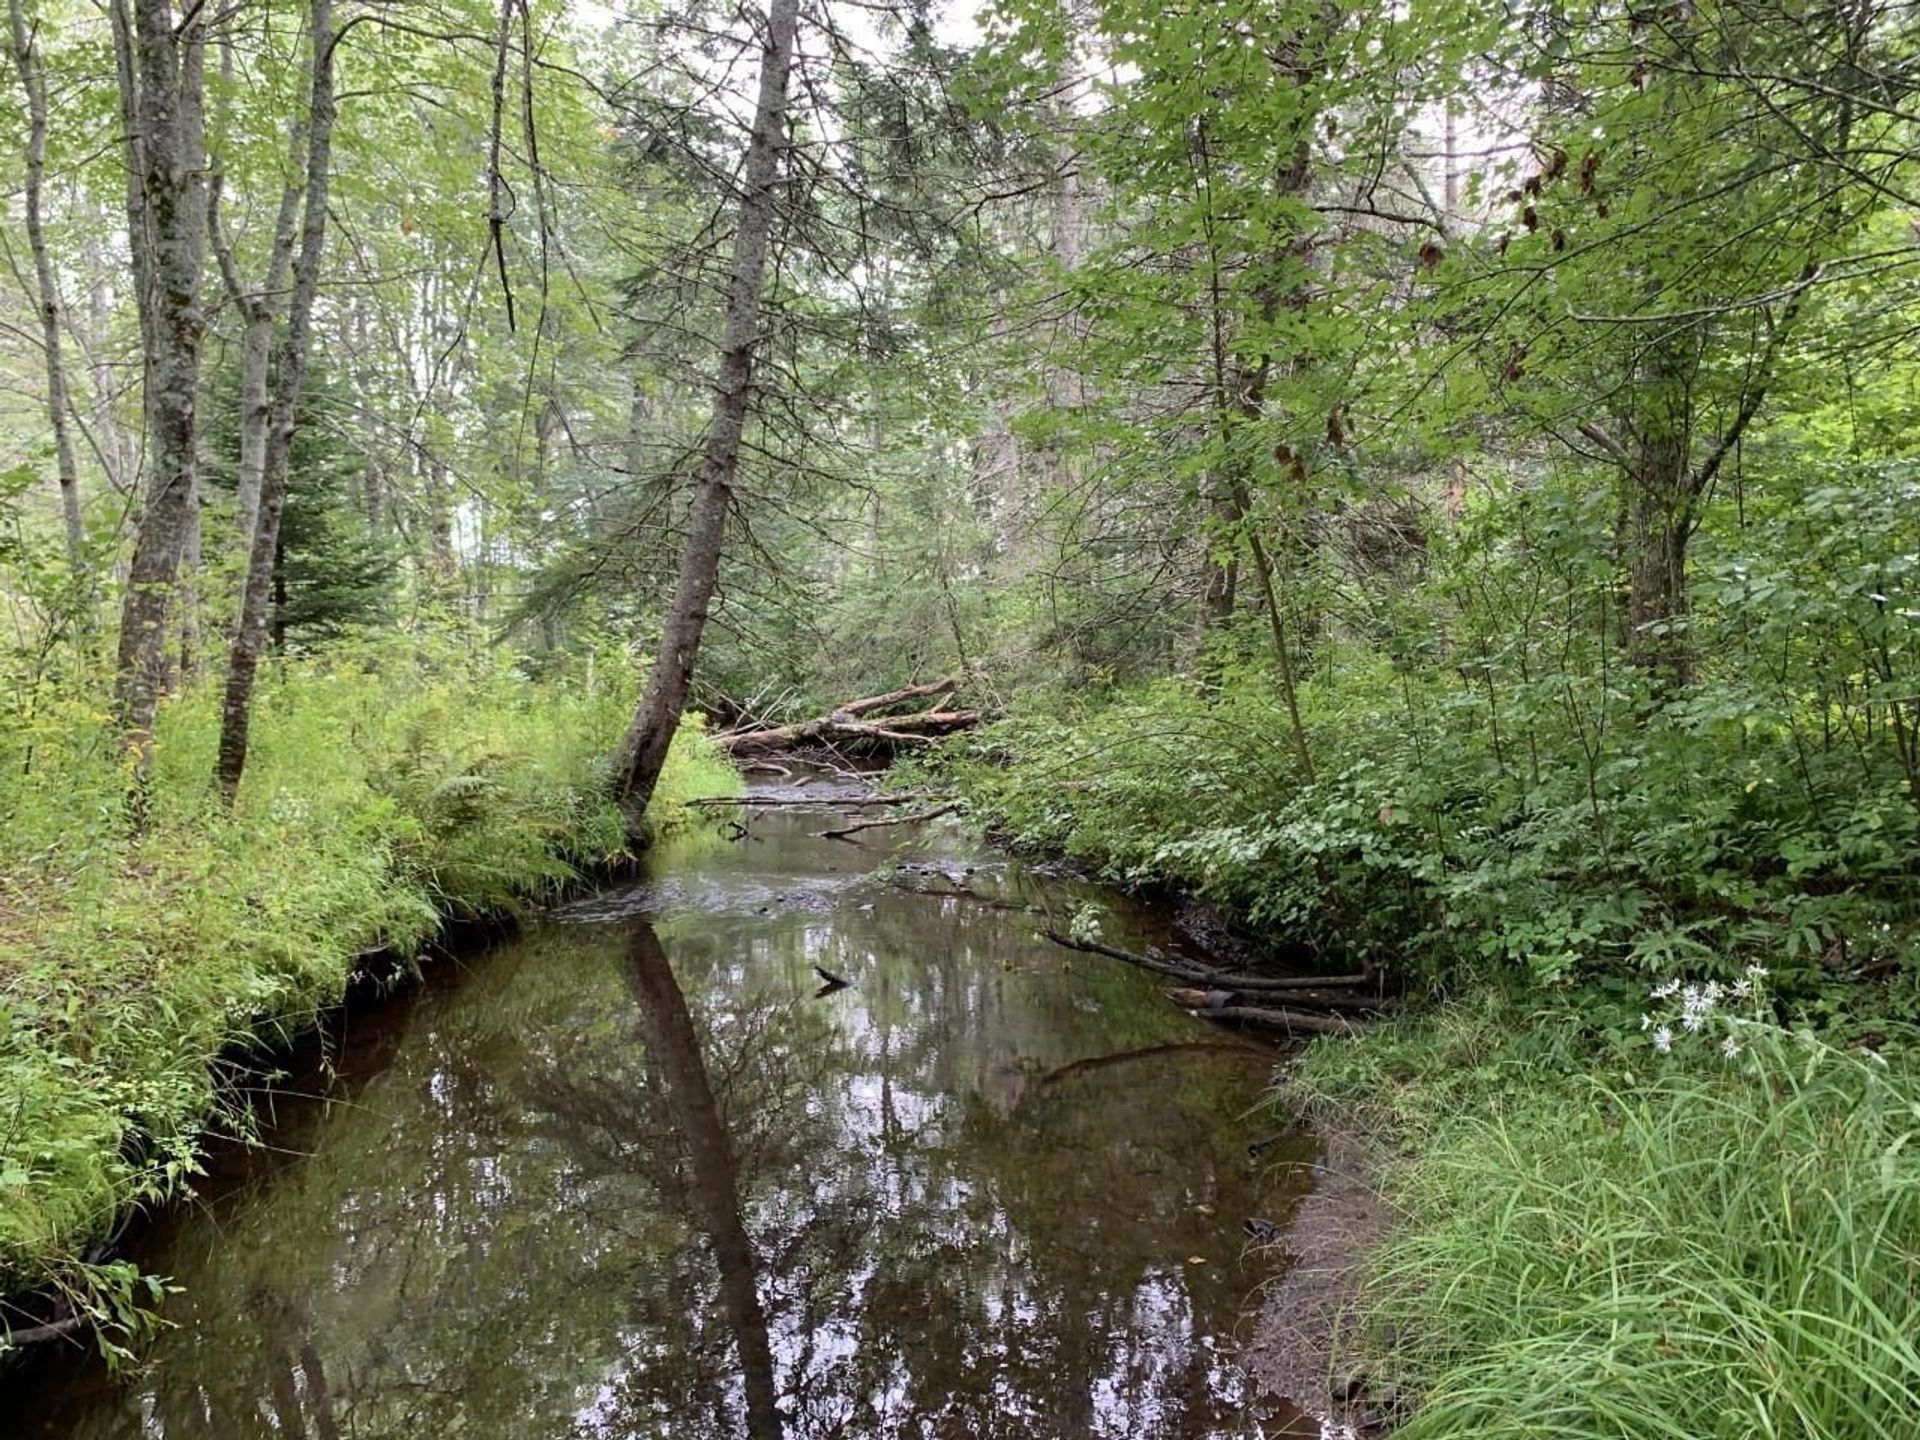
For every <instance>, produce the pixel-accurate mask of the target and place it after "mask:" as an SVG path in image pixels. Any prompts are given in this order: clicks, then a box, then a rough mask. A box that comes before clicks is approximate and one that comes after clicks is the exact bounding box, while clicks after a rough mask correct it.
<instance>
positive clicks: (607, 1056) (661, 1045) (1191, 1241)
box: [0, 779, 1322, 1440]
mask: <svg viewBox="0 0 1920 1440" xmlns="http://www.w3.org/2000/svg"><path fill="white" fill-rule="evenodd" d="M843 783H844V782H839V781H834V780H831V779H826V780H822V781H821V782H819V783H818V784H817V785H816V786H814V787H811V788H810V789H808V790H806V791H793V790H787V791H782V792H778V794H779V795H784V796H785V797H786V798H818V799H819V800H821V802H822V803H823V805H824V804H825V803H826V802H827V801H829V800H830V799H831V798H832V796H833V795H834V794H835V793H836V791H837V787H838V786H839V785H841V784H843ZM848 813H849V812H847V811H844V810H831V809H825V808H813V807H812V806H788V807H782V808H768V809H759V810H752V811H743V812H742V816H743V818H744V819H745V820H746V825H747V833H746V835H745V837H744V838H728V836H727V834H726V833H723V832H722V831H720V830H717V829H715V828H712V827H700V828H698V829H696V830H695V831H692V832H690V833H684V834H681V835H679V836H676V837H673V838H670V839H669V840H667V841H666V842H664V843H663V844H661V845H660V846H659V847H657V848H656V849H655V850H654V851H653V852H651V853H650V854H649V856H648V857H647V864H646V868H645V870H644V872H643V873H642V875H641V876H640V877H639V878H638V879H637V880H635V881H634V882H632V883H630V884H625V885H622V886H620V887H618V888H615V889H613V890H610V891H607V892H604V893H601V894H597V895H594V896H592V897H590V898H588V899H585V900H582V901H579V902H577V903H573V904H570V905H566V906H563V907H561V908H559V909H557V910H555V911H552V912H550V913H548V914H546V915H544V916H542V917H541V918H539V919H538V920H535V921H532V922H530V923H529V924H528V925H526V926H525V927H524V929H522V930H521V931H520V932H519V933H518V934H517V935H516V936H515V937H514V938H512V939H510V940H508V941H505V942H503V943H500V944H497V945H494V946H491V947H489V948H486V949H484V950H482V951H480V952H479V953H474V954H469V955H467V956H465V957H464V958H461V959H458V960H442V961H440V962H437V963H436V964H435V965H434V966H432V967H430V968H429V972H428V979H427V981H426V983H424V984H423V985H421V986H420V987H418V988H416V989H415V990H413V991H412V992H410V993H409V994H407V995H405V996H402V997H399V998H396V999H393V1000H391V1001H388V1002H386V1003H383V1004H373V1005H366V1006H363V1007H360V1008H359V1009H357V1010H356V1012H355V1013H354V1014H352V1015H351V1017H350V1019H349V1021H348V1023H347V1024H345V1025H344V1026H343V1027H342V1028H341V1029H340V1030H339V1033H338V1034H337V1036H336V1038H335V1041H334V1043H333V1045H332V1047H331V1054H330V1056H329V1060H330V1063H328V1064H326V1065H324V1066H323V1065H320V1064H317V1063H316V1064H314V1065H312V1066H310V1067H307V1068H306V1069H304V1070H303V1071H302V1070H298V1069H297V1073H295V1074H293V1075H292V1076H290V1077H289V1078H288V1079H287V1080H286V1081H285V1082H284V1083H282V1084H281V1085H279V1086H277V1087H276V1088H275V1089H274V1090H273V1091H272V1092H270V1094H269V1095H268V1096H266V1097H265V1098H263V1099H262V1101H261V1104H262V1107H263V1110H264V1111H267V1112H269V1113H268V1114H267V1116H266V1118H267V1119H268V1120H269V1121H270V1124H269V1125H268V1126H267V1128H266V1132H265V1137H266V1143H265V1144H264V1145H262V1146H257V1147H254V1148H251V1149H241V1148H240V1147H238V1146H226V1147H222V1149H221V1150H220V1151H219V1153H218V1154H217V1155H216V1157H215V1162H214V1164H213V1166H212V1173H211V1174H210V1175H209V1176H208V1177H207V1179H206V1180H205V1181H203V1182H202V1183H201V1184H200V1185H199V1186H198V1191H199V1194H198V1197H197V1199H195V1200H194V1201H193V1202H191V1203H188V1204H183V1205H180V1206H176V1207H174V1208H173V1209H172V1210H171V1211H170V1212H168V1213H166V1214H164V1215H162V1216H160V1217H159V1218H158V1219H156V1221H155V1222H154V1223H153V1224H151V1225H149V1226H147V1227H145V1229H144V1231H143V1233H142V1234H141V1235H140V1236H139V1238H138V1239H137V1240H136V1241H135V1243H134V1245H133V1247H132V1255H133V1258H134V1259H135V1260H136V1261H137V1262H138V1263H139V1264H140V1265H141V1266H142V1267H143V1268H145V1269H147V1270H149V1271H152V1272H157V1273H159V1274H163V1275H167V1276H170V1277H171V1279H172V1282H173V1283H174V1284H175V1285H177V1286H179V1287H181V1288H180V1293H178V1294H177V1295H175V1296H173V1297H172V1298H171V1299H170V1300H169V1301H168V1303H167V1305H166V1307H165V1316H166V1319H167V1320H168V1322H170V1326H169V1328H168V1329H166V1330H165V1331H163V1332H162V1333H161V1334H160V1335H159V1336H158V1337H157V1338H155V1339H154V1340H153V1341H152V1342H150V1343H149V1344H148V1345H147V1346H146V1347H145V1349H144V1351H143V1353H142V1356H141V1363H140V1364H138V1365H137V1366H123V1367H122V1368H121V1370H120V1371H119V1372H118V1373H110V1372H108V1371H107V1370H106V1368H105V1367H104V1366H102V1365H101V1364H100V1363H99V1362H98V1361H97V1359H94V1358H92V1357H91V1352H90V1351H86V1350H82V1349H81V1348H80V1347H78V1346H74V1347H68V1348H67V1350H66V1353H64V1354H58V1355H41V1356H38V1357H36V1358H35V1363H33V1364H32V1365H30V1366H28V1367H27V1368H25V1369H24V1370H23V1371H22V1372H21V1373H19V1374H17V1375H15V1376H14V1377H12V1378H11V1379H10V1380H9V1382H8V1383H7V1385H6V1388H5V1389H4V1390H0V1437H5V1440H15V1437H54V1436H59V1437H67V1436H72V1437H81V1440H109V1437H113V1440H119V1437H126V1440H135V1437H140V1440H163V1437H164V1440H189V1437H190V1440H239V1437H249V1440H251V1437H281V1440H284V1437H300V1440H373V1437H379V1440H386V1437H402V1436H405V1437H408V1440H416V1437H421V1436H434V1437H444V1436H459V1437H471V1440H560V1437H595V1436H606V1437H636V1440H637V1437H674V1440H719V1437H732V1436H740V1435H747V1436H752V1437H754V1440H767V1437H773V1436H780V1435H784V1436H791V1437H803V1440H815V1437H818V1440H825V1437H836V1436H845V1437H850V1440H854V1437H857V1440H866V1437H877V1440H891V1437H908V1436H912V1437H929V1440H931V1437H955V1440H958V1437H1008V1440H1013V1437H1019V1440H1054V1437H1062V1440H1065V1437H1081V1436H1099V1437H1130V1440H1149V1437H1154V1440H1161V1437H1178V1440H1187V1437H1227V1436H1254V1435H1262V1436H1268V1437H1277V1436H1306V1435H1314V1436H1317V1435H1319V1434H1321V1433H1322V1431H1321V1426H1320V1424H1319V1422H1317V1421H1315V1420H1313V1419H1311V1418H1309V1417H1306V1416H1303V1415H1301V1414H1299V1413H1297V1412H1295V1411H1292V1410H1291V1409H1289V1408H1288V1407H1286V1406H1285V1405H1284V1403H1282V1402H1279V1401H1276V1400H1271V1399H1265V1398H1263V1397H1262V1396H1261V1395H1260V1394H1259V1393H1258V1387H1257V1386H1256V1385H1255V1383H1254V1382H1253V1381H1252V1380H1251V1379H1250V1378H1249V1376H1248V1375H1247V1374H1246V1373H1245V1372H1244V1371H1243V1369H1242V1366H1241V1363H1240V1349H1241V1347H1240V1339H1239V1337H1240V1335H1241V1333H1242V1332H1243V1330H1244V1328H1245V1326H1244V1317H1245V1314H1246V1309H1247V1305H1248V1301H1249V1297H1250V1295H1251V1294H1252V1293H1253V1292H1254V1291H1255V1289H1256V1288H1257V1287H1258V1286H1260V1285H1261V1283H1262V1282H1263V1281H1265V1280H1268V1279H1270V1278H1271V1277H1272V1276H1273V1275H1274V1274H1275V1273H1276V1272H1277V1271H1278V1269H1279V1268H1280V1266H1281V1264H1282V1260H1281V1259H1280V1256H1281V1254H1282V1252H1281V1251H1280V1250H1277V1249H1276V1250H1269V1251H1265V1252H1262V1251H1257V1250H1252V1249H1249V1247H1248V1246H1247V1243H1246V1240H1245V1237H1244V1234H1243V1228H1242V1227H1243V1222H1244V1221H1246V1220H1247V1219H1249V1218H1254V1217H1257V1218H1262V1219H1268V1220H1272V1221H1275V1222H1279V1223H1284V1222H1285V1221H1286V1219H1287V1217H1288V1215H1289V1214H1290V1213H1291V1211H1292V1208H1293V1207H1294V1205H1295V1204H1296V1203H1297V1201H1298V1200H1299V1198H1300V1196H1301V1195H1302V1194H1303V1193H1304V1192H1305V1190H1306V1189H1307V1188H1308V1187H1309V1186H1310V1184H1311V1177H1312V1167H1313V1162H1314V1158H1315V1153H1316V1147H1315V1143H1314V1141H1313V1140H1312V1139H1311V1138H1310V1137H1301V1138H1298V1139H1293V1140H1288V1141H1285V1142H1283V1143H1280V1144H1278V1145H1276V1146H1274V1147H1272V1148H1270V1149H1268V1150H1267V1151H1266V1152H1265V1153H1264V1154H1262V1155H1261V1156H1260V1157H1259V1158H1258V1159H1257V1160H1256V1159H1253V1158H1250V1156H1249V1151H1248V1145H1249V1142H1250V1141H1253V1140H1255V1139H1257V1138H1259V1137H1260V1136H1262V1135H1263V1134H1264V1133H1265V1132H1266V1131H1268V1130H1270V1129H1271V1128H1272V1118H1271V1115H1270V1114H1269V1113H1266V1112H1263V1111H1260V1110H1257V1109H1256V1106H1257V1105H1258V1103H1259V1101H1260V1097H1261V1093H1262V1090H1263V1088H1264V1087H1265V1086H1266V1084H1267V1082H1268V1079H1269V1076H1270V1074H1271V1069H1272V1064H1273V1054H1272V1052H1271V1051H1268V1050H1266V1049H1263V1048H1261V1047H1260V1046H1258V1045H1256V1044H1255V1043H1253V1042H1250V1041H1242V1040H1240V1039H1238V1038H1236V1037H1235V1036H1233V1035H1231V1034H1227V1033H1224V1032H1222V1031H1220V1030H1217V1029H1214V1028H1212V1027H1209V1026H1207V1025H1205V1024H1204V1023H1203V1022H1201V1021H1198V1020H1195V1019H1193V1018H1192V1017H1190V1016H1188V1015H1187V1014H1185V1013H1184V1012H1182V1011H1180V1010H1178V1009H1175V1008H1174V1007H1173V1006H1171V1005H1169V1004H1168V1003H1167V1001H1166V999H1165V998H1164V997H1163V995H1162V993H1161V986H1160V985H1159V984H1158V983H1156V982H1155V980H1154V979H1153V977H1151V976H1148V975H1145V974H1142V973H1140V972H1138V971H1135V970H1134V969H1132V968H1130V967H1128V966H1126V965H1123V964H1120V963H1117V962H1113V961H1107V960H1103V959H1100V958H1098V957H1092V956H1086V955H1078V954H1073V953H1070V952H1067V951H1064V950H1061V949H1059V948H1058V947H1055V946H1053V945H1051V944H1049V943H1048V942H1047V941H1045V940H1044V939H1042V938H1040V937H1039V936H1037V935H1036V934H1035V928H1036V925H1037V923H1039V921H1040V917H1039V916H1038V915H1036V914H1034V913H1030V912H1029V910H1028V909H1027V908H1026V907H1028V906H1032V905H1036V904H1044V905H1045V906H1046V907H1047V908H1048V910H1049V911H1050V912H1051V913H1052V914H1053V915H1054V916H1055V917H1056V919H1057V922H1058V923H1061V924H1065V923H1066V917H1068V916H1070V915H1071V914H1072V913H1073V912H1074V911H1076V910H1077V909H1078V908H1079V907H1080V906H1082V905H1085V904H1088V903H1093V904H1096V905H1098V906H1099V907H1100V908H1101V910H1102V911H1103V913H1104V915H1105V922H1104V923H1105V932H1104V933H1105V934H1106V935H1107V936H1108V937H1109V938H1111V939H1113V940H1115V941H1117V942H1118V943H1121V944H1129V945H1136V946H1138V945H1147V944H1163V945H1170V944H1172V943H1174V941H1173V935H1172V931H1171V927H1170V922H1169V920H1168V919H1167V918H1166V917H1165V916H1162V915H1158V914H1156V913H1154V912H1153V911H1151V910H1149V909H1147V908H1145V907H1142V906H1139V905H1136V904H1134V903H1132V902H1130V901H1129V900H1127V899H1126V898H1124V897H1121V896H1118V895H1115V894H1114V893H1112V892H1110V891H1105V890H1102V889H1100V888H1098V887H1095V886H1091V885H1088V884H1085V883H1083V882H1079V881H1076V880H1072V879H1068V878H1062V877H1059V876H1049V875H1046V874H1042V873H1039V872H1037V871H1036V870H1034V869H1031V868H1029V867H1026V866H1024V865H1023V864H1022V863H1020V862H1019V861H1015V860H1010V859H1008V858H1006V857H1004V856H1002V855H999V854H997V853H995V852H991V851H988V850H986V849H984V848H983V847H981V846H980V845H979V844H978V843H977V842H975V841H973V840H971V839H970V838H969V837H968V836H967V835H966V833H965V832H964V830H962V829H961V828H960V827H959V826H958V825H957V824H955V823H954V822H952V821H935V822H932V823H930V824H927V825H911V824H903V825H896V826H892V827H887V828H876V829H873V830H869V831H866V832H863V833H861V834H860V835H858V836H856V837H853V838H852V839H851V840H834V839H826V838H822V837H820V836H819V835H818V834H817V832H818V831H819V830H821V829H823V828H825V827H827V826H829V825H844V824H847V823H849V820H848V819H847V818H844V817H846V816H847V814H848ZM889 814H890V812H887V811H884V810H867V811H861V812H857V817H860V818H884V817H886V816H888V815H889ZM929 890H934V891H943V892H953V891H962V890H964V891H968V892H971V893H970V894H964V895H955V894H951V893H949V894H939V895H930V894H926V893H920V892H925V891H929ZM983 897H984V898H983ZM815 967H820V968H821V969H824V970H825V971H828V972H831V973H832V974H834V975H838V976H840V977H844V979H845V980H846V981H847V982H848V983H847V984H846V985H845V986H844V987H841V988H833V987H831V986H823V982H822V978H821V976H820V974H819V973H817V971H816V968H815Z"/></svg>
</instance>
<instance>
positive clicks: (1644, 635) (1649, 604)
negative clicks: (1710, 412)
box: [1624, 434, 1694, 686]
mask: <svg viewBox="0 0 1920 1440" xmlns="http://www.w3.org/2000/svg"><path fill="white" fill-rule="evenodd" d="M1688 459H1689V456H1688V447H1687V443H1686V440H1685V438H1684V436H1681V435H1678V434H1667V435H1654V436H1648V437H1645V438H1643V439H1642V441H1641V443H1640V444H1639V446H1638V447H1637V449H1636V451H1635V453H1634V457H1633V464H1632V465H1631V467H1629V469H1628V472H1627V483H1628V494H1627V504H1626V507H1625V509H1626V523H1627V533H1626V536H1625V537H1624V539H1625V548H1626V563H1627V647H1628V653H1629V655H1630V656H1631V657H1632V659H1633V662H1634V663H1635V664H1636V665H1638V666H1640V667H1641V668H1642V669H1644V670H1646V671H1647V672H1648V673H1649V674H1651V675H1653V676H1654V677H1655V678H1656V679H1657V680H1659V681H1661V682H1663V683H1665V684H1668V685H1673V686H1681V685H1685V684H1686V683H1687V681H1688V679H1689V678H1690V676H1691V674H1692V669H1693V664H1692V656H1691V654H1690V652H1689V649H1688V645H1687V637H1686V633H1685V629H1684V626H1685V620H1686V611H1687V541H1688V540H1689V539H1690V538H1692V531H1693V509H1694V507H1693V500H1694V481H1693V476H1692V474H1691V467H1690V466H1689V464H1688Z"/></svg>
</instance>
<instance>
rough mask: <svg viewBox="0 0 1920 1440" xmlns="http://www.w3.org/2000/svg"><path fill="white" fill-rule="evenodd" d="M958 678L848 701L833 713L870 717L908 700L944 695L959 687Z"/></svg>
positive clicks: (909, 686) (950, 676)
mask: <svg viewBox="0 0 1920 1440" xmlns="http://www.w3.org/2000/svg"><path fill="white" fill-rule="evenodd" d="M959 684H960V677H959V676H957V675H949V676H947V678H946V679H944V680H935V681H934V682H932V683H931V684H929V685H906V686H903V687H902V688H900V689H898V690H889V691H888V692H887V693H886V694H884V695H869V696H867V698H866V699H864V700H849V701H848V702H847V703H846V704H845V705H842V706H840V707H839V709H837V710H835V711H834V712H833V713H834V714H836V715H854V716H859V715H871V714H872V713H873V712H874V711H876V710H891V709H892V708H893V707H894V706H896V705H904V704H906V703H907V701H909V700H931V699H932V698H933V697H934V696H936V695H945V694H947V693H949V692H950V691H952V690H955V689H957V688H958V687H959Z"/></svg>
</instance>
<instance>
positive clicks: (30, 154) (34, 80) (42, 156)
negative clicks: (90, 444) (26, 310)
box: [7, 0, 87, 576]
mask: <svg viewBox="0 0 1920 1440" xmlns="http://www.w3.org/2000/svg"><path fill="white" fill-rule="evenodd" d="M7 19H8V21H9V23H10V26H11V29H12V35H13V63H14V65H15V67H16V68H17V69H18V70H19V72H20V88H21V90H22V91H23V92H25V95H26V100H27V194H26V210H27V213H26V222H27V248H28V249H29V250H30V251H32V252H33V278H34V286H35V288H36V289H37V290H38V291H39V292H40V293H39V296H38V297H37V298H38V300H39V311H40V341H41V345H42V347H43V349H44V350H45V352H46V354H45V359H46V368H47V420H48V423H49V424H51V425H52V427H53V463H54V475H55V477H56V478H57V479H58V481H59V484H60V514H61V517H62V518H63V519H64V520H65V522H66V529H67V563H68V565H69V567H70V568H71V569H72V571H73V573H74V574H75V575H76V576H78V575H80V574H82V573H83V572H84V571H85V569H86V544H87V530H86V521H85V519H84V517H83V516H82V514H81V511H80V467H79V465H78V463H77V462H76V460H75V458H74V450H73V433H72V431H71V429H70V428H69V426H68V423H67V422H68V403H69V402H68V399H67V367H66V363H65V359H64V357H63V356H62V354H61V337H60V291H59V287H58V286H57V285H56V283H55V280H54V273H53V257H52V256H51V255H50V254H49V253H48V251H47V235H46V227H45V225H44V223H43V221H42V217H41V195H42V191H43V189H44V185H45V181H46V174H47V77H46V72H45V70H43V69H42V68H41V64H40V56H39V53H38V51H37V50H36V49H35V47H34V37H35V33H36V30H37V28H38V27H37V24H36V26H34V27H31V28H30V27H29V26H28V24H27V18H26V14H25V12H24V10H23V9H22V6H21V0H8V4H7Z"/></svg>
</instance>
